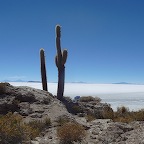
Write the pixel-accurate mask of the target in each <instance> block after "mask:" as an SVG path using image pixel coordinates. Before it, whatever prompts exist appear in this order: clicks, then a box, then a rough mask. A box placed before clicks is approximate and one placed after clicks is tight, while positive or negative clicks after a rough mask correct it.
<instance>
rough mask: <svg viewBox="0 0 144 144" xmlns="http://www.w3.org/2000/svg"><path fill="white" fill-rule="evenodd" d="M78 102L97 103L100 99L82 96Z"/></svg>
mask: <svg viewBox="0 0 144 144" xmlns="http://www.w3.org/2000/svg"><path fill="white" fill-rule="evenodd" d="M79 101H80V102H96V103H99V102H100V101H101V99H100V98H99V97H92V96H83V97H80V100H79Z"/></svg>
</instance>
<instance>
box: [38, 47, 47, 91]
mask: <svg viewBox="0 0 144 144" xmlns="http://www.w3.org/2000/svg"><path fill="white" fill-rule="evenodd" d="M40 63H41V79H42V87H43V90H45V91H48V88H47V76H46V65H45V53H44V49H43V48H41V49H40Z"/></svg>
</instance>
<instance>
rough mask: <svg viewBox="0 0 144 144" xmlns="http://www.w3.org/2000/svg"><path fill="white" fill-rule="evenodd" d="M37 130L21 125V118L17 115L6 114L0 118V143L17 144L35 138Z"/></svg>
mask: <svg viewBox="0 0 144 144" xmlns="http://www.w3.org/2000/svg"><path fill="white" fill-rule="evenodd" d="M38 134H39V131H38V130H37V129H33V128H32V127H30V126H29V125H26V124H24V123H22V117H21V116H20V115H18V114H12V113H8V114H6V115H5V116H2V117H1V118H0V143H2V144H9V143H10V144H18V143H22V142H24V141H29V140H30V139H32V138H34V137H36V136H37V135H38Z"/></svg>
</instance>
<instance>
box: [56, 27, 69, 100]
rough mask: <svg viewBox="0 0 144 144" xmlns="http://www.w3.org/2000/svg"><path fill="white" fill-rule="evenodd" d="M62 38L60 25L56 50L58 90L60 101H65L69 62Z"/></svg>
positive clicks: (57, 31) (57, 29) (57, 28)
mask: <svg viewBox="0 0 144 144" xmlns="http://www.w3.org/2000/svg"><path fill="white" fill-rule="evenodd" d="M60 37H61V27H60V25H56V48H57V55H56V57H55V63H56V66H57V68H58V88H57V98H58V99H59V100H62V99H63V93H64V82H65V63H66V60H67V54H68V52H67V50H63V51H62V50H61V44H60Z"/></svg>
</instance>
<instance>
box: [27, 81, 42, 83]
mask: <svg viewBox="0 0 144 144" xmlns="http://www.w3.org/2000/svg"><path fill="white" fill-rule="evenodd" d="M28 82H30V83H41V81H28Z"/></svg>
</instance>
